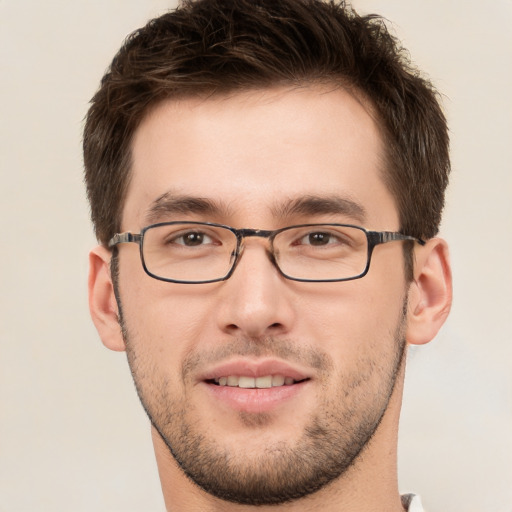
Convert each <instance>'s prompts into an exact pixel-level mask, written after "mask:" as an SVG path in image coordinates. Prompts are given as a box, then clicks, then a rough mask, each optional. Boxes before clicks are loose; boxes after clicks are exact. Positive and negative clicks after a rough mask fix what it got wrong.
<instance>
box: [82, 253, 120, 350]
mask: <svg viewBox="0 0 512 512" xmlns="http://www.w3.org/2000/svg"><path fill="white" fill-rule="evenodd" d="M111 257H112V254H111V252H110V251H109V250H108V249H106V248H105V247H103V246H101V245H99V246H97V247H95V248H94V249H92V250H91V252H90V253H89V311H90V313H91V318H92V321H93V322H94V325H95V326H96V329H97V331H98V333H99V335H100V338H101V341H102V342H103V344H104V345H105V346H106V347H107V348H109V349H111V350H117V351H123V350H125V348H126V347H125V344H124V340H123V335H122V332H121V325H120V322H119V310H118V307H117V301H116V297H115V294H114V285H113V284H112V277H111V275H110V258H111Z"/></svg>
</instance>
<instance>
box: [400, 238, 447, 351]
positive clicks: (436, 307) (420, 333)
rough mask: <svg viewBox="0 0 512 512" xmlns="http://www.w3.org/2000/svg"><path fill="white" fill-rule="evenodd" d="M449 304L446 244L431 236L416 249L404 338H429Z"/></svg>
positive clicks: (424, 340)
mask: <svg viewBox="0 0 512 512" xmlns="http://www.w3.org/2000/svg"><path fill="white" fill-rule="evenodd" d="M451 304H452V275H451V269H450V261H449V255H448V245H447V244H446V242H445V241H444V240H443V239H441V238H432V239H431V240H429V241H428V242H427V244H426V245H425V246H424V247H421V248H419V249H418V251H417V253H416V261H415V265H414V281H413V282H412V284H411V286H410V289H409V303H408V319H407V320H408V321H407V336H406V338H407V342H408V343H410V344H412V345H422V344H425V343H428V342H429V341H431V340H432V339H433V338H434V337H435V335H436V334H437V332H438V331H439V329H440V328H441V326H442V325H443V324H444V322H445V320H446V318H447V317H448V313H449V312H450V308H451Z"/></svg>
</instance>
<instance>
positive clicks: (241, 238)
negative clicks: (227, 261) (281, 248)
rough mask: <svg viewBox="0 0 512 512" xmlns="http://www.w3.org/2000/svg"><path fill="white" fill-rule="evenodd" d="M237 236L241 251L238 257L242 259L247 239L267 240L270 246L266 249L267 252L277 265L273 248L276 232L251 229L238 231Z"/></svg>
mask: <svg viewBox="0 0 512 512" xmlns="http://www.w3.org/2000/svg"><path fill="white" fill-rule="evenodd" d="M235 233H236V236H237V238H238V243H239V250H238V256H239V257H240V256H241V255H242V253H243V252H244V249H245V239H246V238H265V239H267V241H268V245H267V247H266V248H265V251H266V253H267V255H268V257H269V259H270V261H272V263H274V264H275V258H274V254H273V246H272V236H273V235H274V234H275V231H270V230H266V229H251V228H244V229H239V230H236V232H235Z"/></svg>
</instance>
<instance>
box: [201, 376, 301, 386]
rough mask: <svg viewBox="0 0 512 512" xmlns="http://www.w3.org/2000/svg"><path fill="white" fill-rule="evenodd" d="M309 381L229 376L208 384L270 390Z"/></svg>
mask: <svg viewBox="0 0 512 512" xmlns="http://www.w3.org/2000/svg"><path fill="white" fill-rule="evenodd" d="M307 380H309V379H308V378H304V379H298V380H296V379H294V378H293V377H285V376H284V375H265V376H262V377H251V376H249V375H241V376H238V375H228V376H225V377H216V378H214V379H210V380H207V382H208V383H209V384H214V385H217V386H228V387H232V388H243V389H268V388H279V387H282V386H293V385H294V384H297V383H300V382H305V381H307Z"/></svg>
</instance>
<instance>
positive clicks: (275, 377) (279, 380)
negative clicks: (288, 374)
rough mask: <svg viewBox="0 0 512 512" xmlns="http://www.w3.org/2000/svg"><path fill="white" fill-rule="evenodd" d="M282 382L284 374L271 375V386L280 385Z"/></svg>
mask: <svg viewBox="0 0 512 512" xmlns="http://www.w3.org/2000/svg"><path fill="white" fill-rule="evenodd" d="M283 384H284V376H283V375H273V376H272V386H276V387H277V386H282V385H283Z"/></svg>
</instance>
